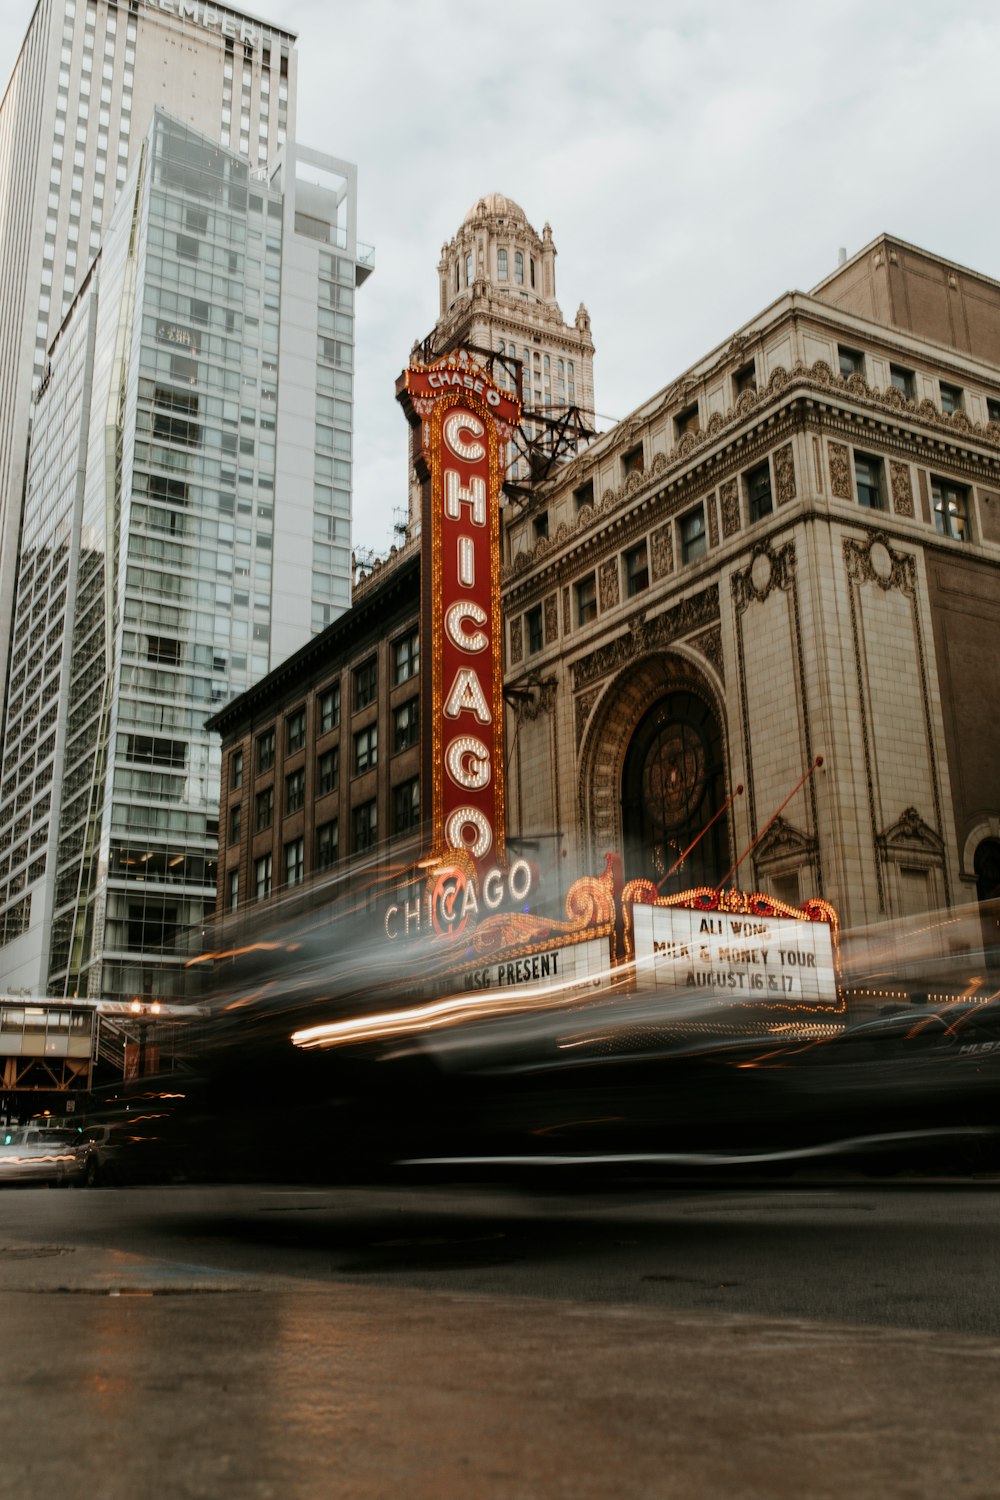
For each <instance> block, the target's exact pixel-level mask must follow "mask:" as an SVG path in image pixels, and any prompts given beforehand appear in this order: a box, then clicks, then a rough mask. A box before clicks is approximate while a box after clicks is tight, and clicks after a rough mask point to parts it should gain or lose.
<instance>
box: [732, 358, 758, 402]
mask: <svg viewBox="0 0 1000 1500" xmlns="http://www.w3.org/2000/svg"><path fill="white" fill-rule="evenodd" d="M756 389H757V370H756V367H755V366H754V363H753V360H751V361H750V363H749V364H748V365H744V366H743V368H742V370H737V371H736V374H735V375H734V376H733V395H734V397H736V398H737V399H739V397H740V396H742V395H743V392H744V391H755V390H756Z"/></svg>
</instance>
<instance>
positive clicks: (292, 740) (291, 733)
mask: <svg viewBox="0 0 1000 1500" xmlns="http://www.w3.org/2000/svg"><path fill="white" fill-rule="evenodd" d="M305 742H306V711H305V708H304V707H303V708H297V709H296V710H295V712H294V713H293V714H289V715H288V718H287V719H286V720H285V747H286V749H287V751H288V754H289V755H293V754H294V753H295V751H296V750H301V749H302V746H303V745H304V744H305Z"/></svg>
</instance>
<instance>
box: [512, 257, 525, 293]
mask: <svg viewBox="0 0 1000 1500" xmlns="http://www.w3.org/2000/svg"><path fill="white" fill-rule="evenodd" d="M514 280H515V281H516V282H517V284H518V286H523V285H524V256H523V255H522V254H521V252H520V250H515V251H514Z"/></svg>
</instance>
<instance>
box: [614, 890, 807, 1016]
mask: <svg viewBox="0 0 1000 1500" xmlns="http://www.w3.org/2000/svg"><path fill="white" fill-rule="evenodd" d="M632 925H633V931H634V934H635V958H636V985H637V988H638V989H640V990H656V991H661V992H662V991H665V990H666V991H672V992H673V993H674V994H676V996H677V997H678V999H682V998H683V999H696V998H701V999H710V998H714V999H718V1000H724V1001H726V1002H727V1003H735V1004H751V1005H754V1004H765V1005H774V1004H779V1005H780V1004H785V1005H836V1003H837V975H836V970H835V968H834V961H833V939H832V936H831V930H830V926H829V923H827V922H800V921H796V920H795V919H794V918H787V917H757V916H743V915H738V916H737V915H733V914H731V913H729V912H721V911H691V910H690V909H688V908H687V907H679V906H651V905H643V904H638V903H637V904H636V905H635V906H633V908H632Z"/></svg>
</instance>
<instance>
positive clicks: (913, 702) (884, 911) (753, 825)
mask: <svg viewBox="0 0 1000 1500" xmlns="http://www.w3.org/2000/svg"><path fill="white" fill-rule="evenodd" d="M976 306H979V307H983V306H986V307H987V308H988V309H989V312H990V318H980V319H979V320H978V322H976V320H975V319H973V316H972V313H971V312H969V309H973V310H974V308H975V307H976ZM967 314H968V316H967ZM890 317H891V318H892V319H893V321H892V322H890V321H889V318H890ZM990 319H992V323H991V322H990ZM990 326H993V327H996V326H1000V284H998V283H997V282H995V281H991V280H990V279H989V278H987V277H984V276H980V275H978V274H977V273H974V272H970V271H966V270H964V269H962V268H961V267H954V266H951V265H950V264H949V263H948V262H946V261H943V260H941V259H939V258H938V257H936V256H933V255H930V254H928V253H927V252H924V251H920V250H917V249H915V248H914V247H911V246H908V245H906V244H904V243H903V242H901V241H899V240H894V239H891V238H889V237H885V236H883V237H882V238H880V239H879V240H878V241H876V242H875V243H874V244H872V245H870V246H868V247H867V248H866V249H865V250H863V251H861V252H860V253H859V254H858V255H857V256H855V257H854V259H853V260H851V261H849V262H848V263H847V264H846V265H845V266H842V267H841V268H839V270H838V271H837V272H836V273H835V274H834V275H833V276H831V277H829V278H828V279H827V280H826V281H825V282H823V283H822V284H821V286H820V287H818V288H817V289H816V290H815V291H814V292H813V293H812V294H809V295H806V294H802V293H798V292H794V293H789V294H787V295H785V296H783V297H781V298H779V299H778V300H777V301H776V302H774V303H773V304H772V305H771V306H770V307H769V308H767V309H766V311H764V312H763V313H761V314H760V315H759V316H758V317H756V318H753V319H751V320H750V321H749V322H748V323H747V324H746V325H745V326H744V327H743V328H742V329H740V330H739V332H738V333H736V334H735V335H734V337H733V338H732V339H731V340H730V341H729V342H728V343H727V344H725V345H723V346H721V347H719V348H718V349H716V350H713V351H712V352H711V353H710V354H708V355H707V356H706V357H705V358H704V359H703V360H701V361H700V362H699V363H698V364H697V365H695V366H694V367H693V368H691V369H690V370H688V371H686V372H684V373H683V374H682V375H681V376H680V377H679V378H678V379H677V380H675V381H673V382H672V383H671V384H670V385H668V386H667V387H665V388H664V389H663V390H662V391H661V392H660V393H659V396H658V397H654V398H653V399H652V400H650V401H648V402H647V403H645V404H644V405H643V406H642V408H641V409H640V411H639V412H637V413H636V414H635V415H633V416H632V417H630V418H628V419H627V420H626V421H624V422H622V423H620V424H619V425H618V426H617V427H616V428H614V429H613V430H612V431H611V432H609V433H605V434H603V435H602V436H600V437H599V438H597V439H596V440H595V441H593V442H592V443H591V444H590V445H589V446H588V447H587V448H586V450H585V451H583V452H580V453H578V454H577V455H576V457H574V458H573V459H572V460H571V461H570V462H568V463H566V464H564V465H563V466H562V467H561V468H560V470H559V471H558V473H557V475H556V476H555V477H553V478H550V479H548V480H547V481H546V482H545V483H544V484H542V485H539V486H537V487H536V489H535V491H534V494H533V496H532V498H531V500H530V501H529V503H528V504H527V505H526V506H524V507H522V508H519V509H517V510H516V511H515V509H514V508H513V507H510V508H509V509H508V511H507V512H506V521H505V555H504V560H505V567H504V576H503V598H504V607H505V615H506V632H507V636H506V644H507V697H508V709H507V714H508V722H507V743H508V746H510V747H511V750H510V765H509V771H508V788H507V798H508V819H509V823H508V836H509V842H510V845H511V847H512V848H514V849H518V848H520V849H522V850H528V849H533V850H534V851H535V857H536V858H537V859H538V860H539V863H540V864H541V866H542V867H543V868H547V869H548V870H549V871H550V872H551V877H552V878H553V879H554V880H557V879H559V878H565V877H562V875H561V872H562V870H566V872H567V874H568V873H569V871H571V870H575V869H577V868H579V869H593V868H598V867H599V865H600V862H601V859H602V858H603V855H604V852H605V850H607V849H618V850H621V851H622V852H623V856H624V861H625V877H626V879H629V878H632V879H637V878H638V879H647V880H651V881H652V882H653V883H654V884H660V883H661V882H662V889H663V891H664V892H665V893H669V891H671V890H673V889H674V888H679V887H683V886H688V885H693V884H698V883H699V882H707V883H709V884H715V883H716V882H718V881H720V880H722V879H723V878H724V877H726V875H727V873H729V872H730V869H731V866H732V865H733V864H734V863H735V862H736V861H737V860H738V858H739V856H740V855H741V854H742V853H743V851H745V850H746V849H747V847H748V846H750V845H753V848H752V852H751V853H750V854H749V855H747V857H746V858H745V859H744V861H743V862H742V863H741V864H740V866H739V871H738V875H737V876H736V879H737V880H738V883H739V884H740V885H741V886H742V887H743V888H744V889H748V890H761V891H764V892H768V893H770V894H771V895H773V896H776V897H778V898H780V899H783V900H787V901H791V902H794V903H799V902H801V901H803V900H805V899H806V898H809V897H821V898H825V899H826V900H827V901H830V902H832V903H833V904H834V906H835V907H836V908H837V909H838V910H839V913H840V916H841V920H842V922H843V924H844V926H845V927H850V928H855V929H856V928H858V927H859V926H862V925H864V924H871V923H881V922H885V921H889V922H891V921H892V920H893V919H898V923H899V925H900V928H901V930H902V929H904V928H906V926H907V924H909V926H910V927H914V922H915V919H917V918H919V917H920V915H921V914H923V913H926V912H928V911H932V910H937V909H939V908H950V907H960V906H966V905H968V906H969V907H970V910H971V912H972V914H973V917H975V913H976V904H977V902H978V903H980V907H981V911H982V915H983V926H982V928H981V929H980V927H979V925H978V918H976V919H975V920H972V921H971V926H970V925H969V924H966V927H963V928H962V929H961V931H962V933H963V934H965V936H963V937H961V938H959V939H958V944H957V946H961V944H962V943H965V944H966V946H967V948H968V951H969V954H970V959H969V962H970V963H971V964H972V966H973V969H972V970H971V971H970V972H979V971H980V970H982V969H983V968H984V955H983V951H982V946H979V948H978V965H979V968H978V969H977V968H976V967H975V966H976V963H977V958H976V952H977V947H976V945H977V943H979V944H981V943H982V941H983V938H985V940H986V942H987V943H988V942H989V941H990V940H991V933H992V928H991V927H990V921H991V920H992V921H994V923H995V918H993V917H991V915H990V908H989V906H988V904H984V903H988V901H989V899H990V898H991V896H995V895H996V894H997V891H996V889H995V887H996V885H997V882H998V880H1000V751H998V737H997V734H996V725H995V722H992V721H994V720H995V717H996V710H995V705H996V703H997V701H1000V341H997V340H995V341H994V343H996V345H997V347H994V346H993V344H991V343H990V340H989V337H988V335H987V333H986V332H984V331H983V330H984V329H988V328H989V327H990ZM970 328H972V329H973V332H972V333H970V331H969V330H970ZM539 619H541V620H543V621H544V625H545V628H544V630H542V629H540V628H539V625H538V621H539ZM820 757H821V758H822V765H821V767H818V768H817V769H815V770H813V771H812V773H811V774H809V773H810V767H814V766H815V765H816V762H817V759H818V758H820ZM738 787H742V788H743V791H742V794H738V792H737V788H738ZM796 788H797V790H796ZM793 793H794V795H790V794H793ZM710 819H714V821H713V823H712V827H711V830H710V834H709V835H708V836H706V838H705V839H703V840H702V841H701V843H700V844H699V845H698V847H697V849H696V850H695V851H694V852H693V854H691V855H689V856H688V857H687V858H685V859H683V861H682V863H680V864H679V865H678V867H677V868H676V869H673V867H674V866H675V864H676V862H677V861H678V859H680V858H681V856H683V855H684V851H685V848H686V845H687V843H689V842H690V840H691V838H693V837H695V835H696V833H697V832H698V830H699V829H700V828H702V827H704V826H705V824H706V823H707V822H708V821H709V820H710ZM758 840H759V841H758ZM755 841H757V842H755ZM563 861H565V863H563ZM672 871H673V873H671V872H672ZM956 930H957V929H956ZM970 930H971V931H972V932H973V933H974V934H975V936H974V937H973V939H972V940H971V942H970V941H969V940H968V938H967V933H968V931H970ZM992 941H993V942H994V943H995V942H996V941H997V939H996V936H995V935H993V936H992ZM955 946H956V944H954V943H953V944H952V948H953V949H954V948H955Z"/></svg>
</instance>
